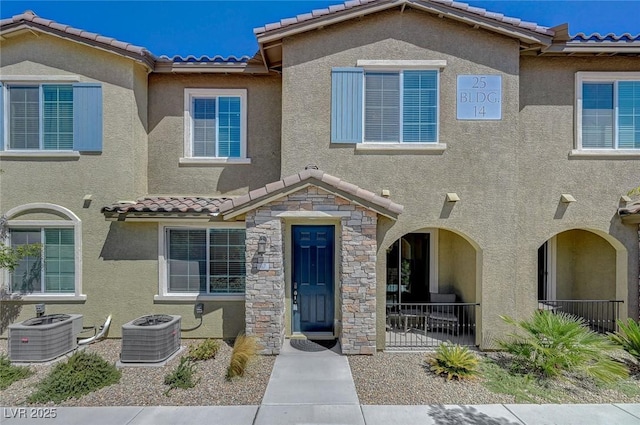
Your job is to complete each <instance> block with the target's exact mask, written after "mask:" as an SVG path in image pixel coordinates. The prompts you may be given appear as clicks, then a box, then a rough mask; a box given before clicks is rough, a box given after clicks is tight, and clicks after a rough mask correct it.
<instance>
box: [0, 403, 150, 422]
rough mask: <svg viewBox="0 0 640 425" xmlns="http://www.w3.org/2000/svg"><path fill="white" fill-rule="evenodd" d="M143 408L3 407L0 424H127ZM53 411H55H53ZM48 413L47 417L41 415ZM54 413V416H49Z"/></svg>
mask: <svg viewBox="0 0 640 425" xmlns="http://www.w3.org/2000/svg"><path fill="white" fill-rule="evenodd" d="M143 409H144V408H143V407H141V406H129V407H48V408H47V407H3V408H2V412H1V414H2V416H0V423H2V425H25V424H42V425H45V424H58V425H60V424H65V425H86V424H91V425H113V424H116V425H119V424H129V423H130V422H131V421H132V420H133V419H134V418H135V417H136V416H137V415H139V414H140V412H142V410H143ZM53 412H55V413H53ZM47 413H48V416H49V417H43V416H45V415H46V414H47ZM52 415H55V417H51V416H52Z"/></svg>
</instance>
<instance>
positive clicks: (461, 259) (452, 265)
mask: <svg viewBox="0 0 640 425" xmlns="http://www.w3.org/2000/svg"><path fill="white" fill-rule="evenodd" d="M479 255H480V254H479V250H478V248H477V246H475V244H474V243H473V242H472V241H470V240H469V239H467V238H466V237H465V236H463V235H461V234H459V233H456V232H453V231H450V230H445V229H437V228H426V229H420V230H417V231H415V232H412V233H407V234H405V235H404V236H402V237H401V238H400V239H398V240H396V241H395V242H393V243H392V244H391V246H389V247H388V248H387V251H386V265H387V267H386V300H385V301H386V322H385V326H386V329H385V349H387V350H420V349H425V348H430V347H437V346H438V345H440V344H441V343H442V342H445V341H451V342H454V343H457V344H460V345H465V346H475V345H477V334H478V329H477V323H478V321H477V313H478V307H479V305H480V304H479V303H477V302H476V300H477V299H479V297H478V294H477V290H478V282H479V278H478V276H479V269H478V265H479V264H480V262H479V261H478V257H479Z"/></svg>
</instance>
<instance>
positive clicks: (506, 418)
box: [0, 342, 640, 425]
mask: <svg viewBox="0 0 640 425" xmlns="http://www.w3.org/2000/svg"><path fill="white" fill-rule="evenodd" d="M303 348H304V345H303ZM0 409H1V412H0V424H2V425H24V424H29V425H35V424H60V425H62V424H64V425H182V424H184V425H193V424H208V425H289V424H300V425H303V424H304V425H307V424H321V425H325V424H327V425H329V424H331V425H337V424H345V425H347V424H348V425H389V424H402V425H470V424H479V425H552V424H557V425H614V424H615V425H640V404H563V405H557V404H490V405H479V406H458V405H450V406H436V405H433V406H369V405H360V402H359V401H358V395H357V393H356V389H355V385H354V383H353V377H352V376H351V369H350V368H349V363H348V361H347V357H345V356H341V355H339V354H338V348H335V349H334V350H333V351H329V350H322V351H318V352H304V351H300V350H297V349H295V348H293V347H291V345H290V344H289V343H288V342H287V343H286V345H285V347H284V348H283V350H282V354H280V355H279V356H278V357H277V358H276V362H275V365H274V368H273V371H272V373H271V379H270V380H269V384H268V386H267V390H266V392H265V395H264V397H263V400H262V404H261V405H260V406H196V407H193V406H187V407H182V406H151V407H141V406H136V407H50V408H31V407H0ZM53 415H55V417H52V416H53ZM46 417H48V418H46Z"/></svg>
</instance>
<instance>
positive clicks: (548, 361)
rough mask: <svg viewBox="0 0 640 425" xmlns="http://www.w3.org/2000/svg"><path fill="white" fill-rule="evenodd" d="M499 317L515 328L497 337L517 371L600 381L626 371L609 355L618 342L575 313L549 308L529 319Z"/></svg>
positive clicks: (611, 378)
mask: <svg viewBox="0 0 640 425" xmlns="http://www.w3.org/2000/svg"><path fill="white" fill-rule="evenodd" d="M501 317H502V319H503V320H504V321H505V322H507V323H509V324H512V325H515V326H516V327H517V329H518V331H519V332H517V333H516V334H511V335H510V336H509V338H508V339H503V340H500V341H498V343H499V345H500V347H501V348H503V349H504V350H506V351H507V352H508V353H510V354H512V355H513V356H514V362H513V366H514V370H515V371H517V372H520V373H533V374H536V375H538V376H540V377H544V378H552V377H558V376H561V375H564V374H567V373H577V374H582V375H586V376H589V377H591V378H593V379H595V380H596V381H600V382H615V381H617V380H618V379H620V378H626V377H627V376H628V375H629V370H628V369H627V367H626V366H625V365H624V364H623V363H621V362H619V361H617V360H615V359H613V358H612V357H611V356H610V353H612V352H614V351H615V350H617V349H618V346H617V345H616V344H615V343H614V342H613V341H611V340H610V339H609V338H607V337H606V336H604V335H600V334H597V333H595V332H593V331H592V330H591V329H589V328H588V327H587V326H586V325H585V322H584V320H583V319H581V318H579V317H575V316H571V315H569V314H566V313H558V312H556V313H552V312H549V311H537V312H536V313H535V314H534V315H533V318H531V319H530V320H523V321H520V322H516V321H515V320H513V319H511V318H509V317H505V316H501Z"/></svg>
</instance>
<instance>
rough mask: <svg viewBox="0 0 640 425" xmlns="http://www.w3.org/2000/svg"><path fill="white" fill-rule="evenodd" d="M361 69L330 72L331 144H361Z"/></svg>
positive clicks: (342, 69) (338, 69)
mask: <svg viewBox="0 0 640 425" xmlns="http://www.w3.org/2000/svg"><path fill="white" fill-rule="evenodd" d="M363 76H364V72H363V69H362V68H333V70H332V71H331V142H332V143H360V142H362V86H363Z"/></svg>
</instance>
